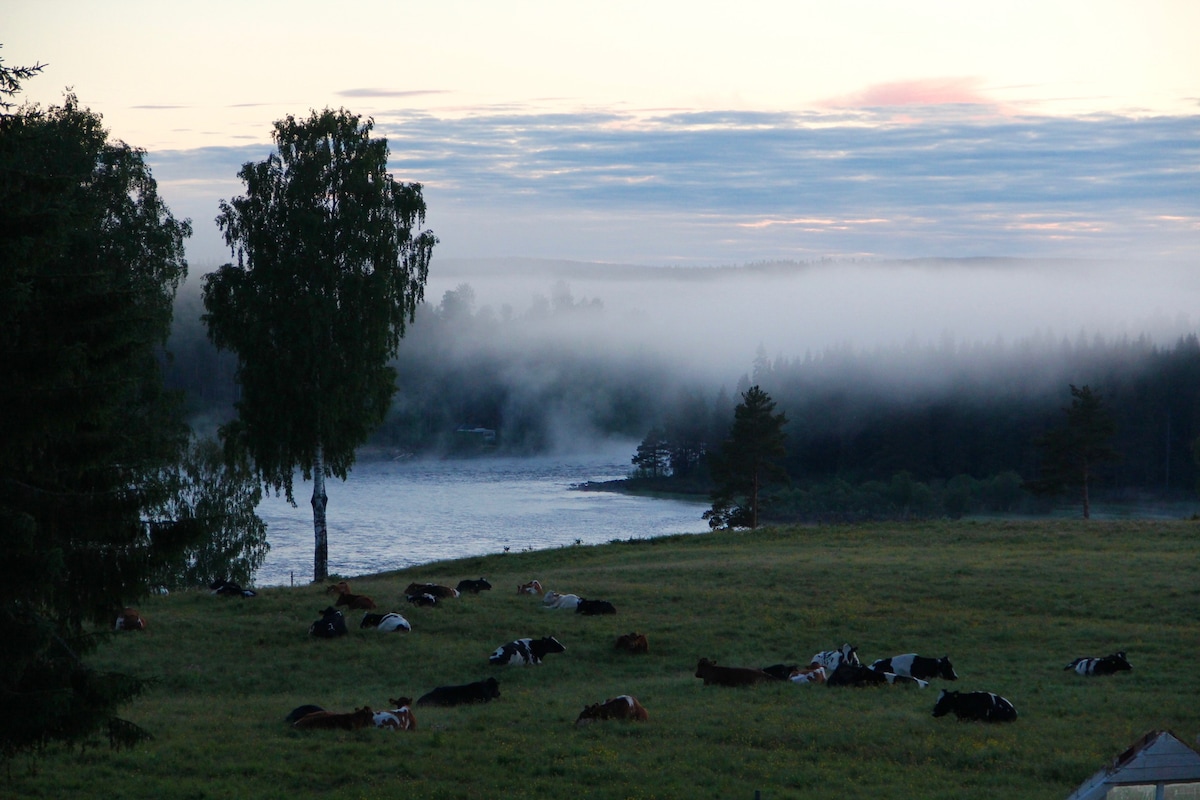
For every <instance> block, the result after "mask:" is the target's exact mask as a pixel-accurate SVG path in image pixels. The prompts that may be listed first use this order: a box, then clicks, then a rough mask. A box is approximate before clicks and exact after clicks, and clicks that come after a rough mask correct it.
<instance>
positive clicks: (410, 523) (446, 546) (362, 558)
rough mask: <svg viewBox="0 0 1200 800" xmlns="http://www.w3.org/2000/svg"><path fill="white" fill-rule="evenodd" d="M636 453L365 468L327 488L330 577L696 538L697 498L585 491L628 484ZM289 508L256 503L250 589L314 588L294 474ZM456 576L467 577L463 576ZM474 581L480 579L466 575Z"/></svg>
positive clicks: (305, 495)
mask: <svg viewBox="0 0 1200 800" xmlns="http://www.w3.org/2000/svg"><path fill="white" fill-rule="evenodd" d="M635 449H636V444H635V445H633V446H629V445H621V446H613V447H611V448H607V449H604V450H601V451H599V452H592V453H587V454H582V455H569V456H545V457H537V458H473V459H410V460H400V461H387V460H372V461H362V462H359V463H357V464H355V466H354V469H353V470H352V471H351V473H350V475H349V478H348V480H346V481H345V482H343V481H341V480H338V479H336V478H335V479H333V480H331V481H328V482H327V483H326V494H327V495H328V497H329V505H328V509H327V515H326V516H327V521H328V525H329V572H330V574H337V575H343V576H347V577H351V576H356V575H365V574H371V573H376V572H383V571H386V570H394V569H401V568H404V567H410V566H413V565H416V564H425V563H429V562H431V561H440V560H443V559H450V558H461V557H467V556H476V555H487V554H491V553H500V552H503V551H504V550H505V548H508V549H510V550H511V551H512V552H520V551H522V550H543V549H548V548H554V547H560V546H563V545H570V544H574V543H576V542H580V543H582V544H600V543H604V542H609V541H612V540H614V539H631V538H633V539H639V538H650V537H654V536H664V535H668V534H676V533H701V532H704V531H707V530H708V523H707V522H705V521H703V520H702V519H701V514H702V513H703V512H704V510H705V509H706V508H707V507H708V506H707V504H706V503H703V502H699V501H697V502H687V501H682V500H665V499H658V498H649V497H636V496H632V495H625V494H618V493H614V492H584V491H578V490H576V489H572V488H571V487H572V486H574V485H576V484H580V483H584V482H586V481H605V480H613V479H616V478H623V477H625V476H626V475H627V474H628V473H629V471H630V469H631V466H630V463H629V460H630V457H631V454H632V453H633V452H634V450H635ZM295 495H296V507H294V508H293V507H292V506H290V505H288V503H287V502H286V501H285V500H284V499H283V498H282V497H278V498H276V497H274V496H271V497H265V498H264V499H263V501H262V502H261V503H260V504H259V507H258V514H259V516H260V517H262V519H263V520H264V521H265V522H266V523H267V538H268V540H269V541H270V543H271V552H270V553H269V554H268V555H267V558H266V561H265V562H264V564H263V566H262V568H261V569H259V571H258V574H257V576H256V580H255V583H256V585H258V586H286V585H289V584H290V583H292V582H293V581H294V582H295V583H297V584H299V583H307V582H308V581H310V580H312V566H313V525H312V506H311V505H310V504H309V498H310V497H311V496H312V483H311V482H303V481H301V480H299V478H297V481H296V486H295ZM464 577H465V576H464ZM475 577H478V576H475Z"/></svg>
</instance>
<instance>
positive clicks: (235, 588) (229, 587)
mask: <svg viewBox="0 0 1200 800" xmlns="http://www.w3.org/2000/svg"><path fill="white" fill-rule="evenodd" d="M208 588H209V589H212V593H213V594H217V595H222V596H224V597H241V598H246V597H256V596H257V595H258V593H257V592H255V591H254V590H253V589H243V588H242V587H241V586H239V585H238V584H236V583H234V582H233V581H227V580H225V579H224V578H218V579H217V580H215V581H213V582H212V583H210V584H209V585H208Z"/></svg>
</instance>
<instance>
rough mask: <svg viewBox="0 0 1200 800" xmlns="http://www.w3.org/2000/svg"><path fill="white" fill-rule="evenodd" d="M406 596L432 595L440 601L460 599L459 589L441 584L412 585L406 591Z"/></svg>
mask: <svg viewBox="0 0 1200 800" xmlns="http://www.w3.org/2000/svg"><path fill="white" fill-rule="evenodd" d="M404 593H405V594H406V595H421V594H431V595H433V596H434V597H436V598H437V599H439V600H445V599H447V598H450V597H458V589H451V588H450V587H449V586H442V585H441V584H440V583H410V584H409V585H408V588H406V589H405V590H404Z"/></svg>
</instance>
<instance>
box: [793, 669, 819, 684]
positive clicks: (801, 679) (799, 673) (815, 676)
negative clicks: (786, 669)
mask: <svg viewBox="0 0 1200 800" xmlns="http://www.w3.org/2000/svg"><path fill="white" fill-rule="evenodd" d="M788 680H789V681H791V682H792V683H825V682H826V674H825V668H824V667H814V666H811V665H810V666H807V667H801V668H800V669H798V670H796V671H795V672H793V673H792V674H791V675H789V676H788Z"/></svg>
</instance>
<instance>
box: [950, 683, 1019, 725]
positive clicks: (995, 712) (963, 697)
mask: <svg viewBox="0 0 1200 800" xmlns="http://www.w3.org/2000/svg"><path fill="white" fill-rule="evenodd" d="M951 711H953V712H954V716H956V717H958V718H959V719H960V720H979V721H980V722H1012V721H1013V720H1015V719H1016V718H1017V709H1015V708H1014V707H1013V704H1012V703H1010V702H1008V700H1006V699H1004V698H1003V697H1001V696H1000V695H998V694H995V693H994V692H948V691H946V690H945V689H942V693H941V694H940V695H938V699H937V703H935V704H934V706H933V715H934V716H935V717H944V716H945V715H947V714H949V713H950V712H951Z"/></svg>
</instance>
